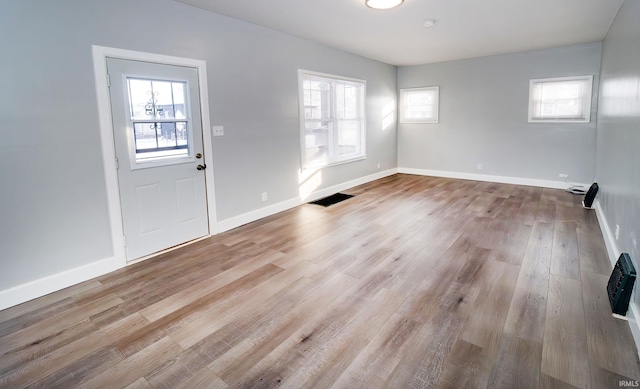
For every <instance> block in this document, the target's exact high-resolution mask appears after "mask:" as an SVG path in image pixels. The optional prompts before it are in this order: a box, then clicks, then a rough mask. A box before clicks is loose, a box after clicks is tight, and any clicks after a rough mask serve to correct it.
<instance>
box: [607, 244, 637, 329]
mask: <svg viewBox="0 0 640 389" xmlns="http://www.w3.org/2000/svg"><path fill="white" fill-rule="evenodd" d="M635 281H636V269H635V268H634V267H633V263H632V262H631V257H629V254H627V253H622V254H620V257H619V258H618V262H616V265H615V266H614V268H613V272H612V273H611V277H609V283H608V284H607V294H608V295H609V303H610V304H611V310H612V311H613V314H614V315H621V316H626V314H627V309H629V301H630V299H631V292H632V291H633V284H634V283H635Z"/></svg>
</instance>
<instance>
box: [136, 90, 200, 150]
mask: <svg viewBox="0 0 640 389" xmlns="http://www.w3.org/2000/svg"><path fill="white" fill-rule="evenodd" d="M127 87H128V92H129V108H130V112H131V122H132V125H133V137H134V139H133V141H134V145H135V156H136V162H144V161H148V160H155V159H164V158H176V157H185V156H188V155H189V133H188V130H189V119H188V111H189V107H188V106H187V98H186V92H187V83H186V82H182V81H165V80H151V79H142V78H127Z"/></svg>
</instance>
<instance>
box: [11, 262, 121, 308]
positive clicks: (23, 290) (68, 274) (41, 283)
mask: <svg viewBox="0 0 640 389" xmlns="http://www.w3.org/2000/svg"><path fill="white" fill-rule="evenodd" d="M120 267H122V263H121V261H119V260H118V259H117V258H115V257H112V258H106V259H102V260H100V261H96V262H93V263H89V264H87V265H84V266H80V267H76V268H74V269H70V270H66V271H63V272H60V273H58V274H52V275H50V276H47V277H43V278H40V279H38V280H34V281H31V282H27V283H25V284H22V285H18V286H14V287H13V288H10V289H5V290H3V291H0V310H3V309H6V308H9V307H12V306H14V305H18V304H22V303H24V302H27V301H29V300H33V299H35V298H38V297H42V296H44V295H47V294H49V293H53V292H55V291H58V290H61V289H64V288H68V287H69V286H72V285H75V284H79V283H81V282H84V281H87V280H90V279H92V278H95V277H98V276H101V275H103V274H107V273H109V272H112V271H114V270H117V269H119V268H120Z"/></svg>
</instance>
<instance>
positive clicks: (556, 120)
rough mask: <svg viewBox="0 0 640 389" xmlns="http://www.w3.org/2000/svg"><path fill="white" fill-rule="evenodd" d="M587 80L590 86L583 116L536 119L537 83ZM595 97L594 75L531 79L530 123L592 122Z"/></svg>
mask: <svg viewBox="0 0 640 389" xmlns="http://www.w3.org/2000/svg"><path fill="white" fill-rule="evenodd" d="M581 80H587V81H589V88H588V93H587V99H586V100H587V104H586V109H585V112H584V117H583V118H567V119H561V118H549V119H534V118H533V111H534V108H533V106H534V102H533V86H534V84H537V83H544V82H562V81H581ZM592 98H593V75H592V74H589V75H583V76H571V77H552V78H536V79H532V80H530V81H529V116H528V122H529V123H590V122H591V101H592Z"/></svg>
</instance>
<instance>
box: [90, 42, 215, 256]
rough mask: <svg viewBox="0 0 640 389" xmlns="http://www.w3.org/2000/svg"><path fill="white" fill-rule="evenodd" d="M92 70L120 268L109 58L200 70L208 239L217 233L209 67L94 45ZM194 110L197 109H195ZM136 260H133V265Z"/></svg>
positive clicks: (194, 61)
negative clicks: (208, 78)
mask: <svg viewBox="0 0 640 389" xmlns="http://www.w3.org/2000/svg"><path fill="white" fill-rule="evenodd" d="M92 53H93V71H94V77H95V84H96V94H97V98H98V118H99V122H100V141H101V143H102V161H103V165H104V177H105V184H106V188H107V205H108V207H109V209H108V212H109V222H110V226H111V241H112V247H113V256H114V257H115V259H116V260H117V261H118V264H119V265H120V267H124V266H126V265H127V257H126V253H125V247H124V244H125V243H124V242H125V241H124V230H123V227H122V208H121V204H120V191H119V186H118V170H117V168H116V150H115V145H114V134H113V122H112V119H111V100H110V98H109V87H108V76H107V57H109V58H118V59H125V60H132V61H144V62H153V63H159V64H165V65H177V66H185V67H191V68H196V69H198V83H199V89H200V111H201V116H202V141H203V145H204V163H205V164H207V166H209V169H205V171H204V173H205V181H206V192H207V209H208V217H209V236H211V235H215V234H217V233H218V225H217V219H216V201H215V186H214V181H213V146H212V139H211V138H212V136H211V132H210V129H211V122H210V118H209V93H208V89H207V64H206V62H205V61H203V60H198V59H190V58H181V57H172V56H168V55H161V54H152V53H145V52H140V51H131V50H124V49H116V48H113V47H104V46H96V45H94V46H92ZM194 108H195V107H194ZM133 262H136V261H132V262H130V263H133Z"/></svg>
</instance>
